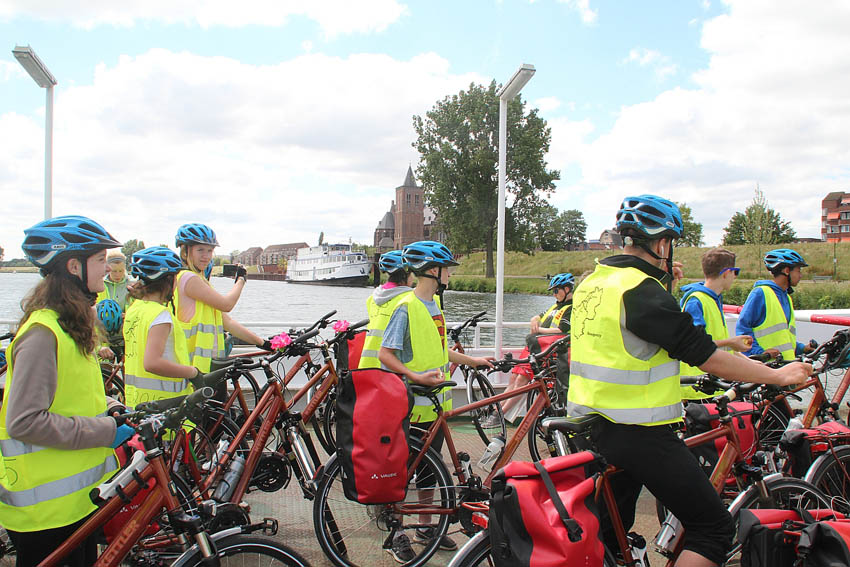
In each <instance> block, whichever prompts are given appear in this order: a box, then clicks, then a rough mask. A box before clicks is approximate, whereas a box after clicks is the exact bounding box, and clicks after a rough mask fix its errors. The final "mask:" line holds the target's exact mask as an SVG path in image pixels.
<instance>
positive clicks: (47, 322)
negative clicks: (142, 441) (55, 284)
mask: <svg viewBox="0 0 850 567" xmlns="http://www.w3.org/2000/svg"><path fill="white" fill-rule="evenodd" d="M58 317H59V316H58V314H57V313H56V312H55V311H53V310H51V309H41V310H38V311H35V312H33V313H32V315H30V317H29V319H27V321H26V322H25V323H24V324H23V326H21V328H20V330H19V331H18V335H17V336H18V337H22V336H23V335H24V334H25V333H26V331H27V330H28V329H29V328H30V327H32V326H33V325H36V324H38V325H43V326H44V327H46V328H48V329H50V331H51V332H52V333H53V334H54V336H55V337H56V368H57V381H56V394H55V396H54V398H53V402H52V403H51V404H50V407H49V408H47V411H48V412H50V413H53V414H57V415H62V416H66V417H75V416H79V417H98V416H99V417H103V416H105V415H106V394H105V393H104V390H103V376H101V373H100V367H99V366H98V364H97V361H96V360H95V359H94V357H93V356H88V355H84V354H82V353H81V352H80V350H79V349H78V348H77V344H76V343H75V342H74V340H73V339H72V338H71V337H70V336H69V335H68V334H67V333H66V332H65V331H63V330H62V328H61V327H60V326H59V322H58ZM16 340H17V339H16ZM15 342H16V341H12V344H11V345H10V346H9V352H10V353H12V352H14V348H15ZM14 367H15V364H14V360H13V357H11V356H10V357H9V367H8V371H7V373H6V391H5V392H4V394H3V406H2V408H0V453H2V466H0V524H2V525H3V527H5V528H6V529H10V530H13V531H18V532H35V531H41V530H47V529H52V528H59V527H62V526H67V525H70V524H73V523H74V522H77V521H78V520H80V519H82V518H84V517H86V516H87V515H89V514H90V513H91V512H93V511H94V510H95V505H94V504H92V502H91V500H90V499H89V491H90V490H91V489H92V488H93V487H95V486H97V485H98V484H100V483H101V482H104V481H105V480H107V479H108V478H109V477H110V476H111V475H112V474H113V472H114V471H116V470H117V469H118V461H117V459H116V458H115V452H114V451H113V450H112V449H110V448H109V447H94V448H91V449H76V450H64V449H56V448H53V447H40V446H38V445H31V444H29V443H25V442H23V441H19V440H17V439H13V438H11V437H10V436H9V433H8V431H7V429H6V408H7V407H8V402H9V396H10V392H13V391H14V389H15V388H16V387H17V386H18V384H17V380H16V379H15V377H14V374H15V369H14ZM19 380H21V381H22V382H21V385H20V387H22V388H26V376H22V377H20V378H19Z"/></svg>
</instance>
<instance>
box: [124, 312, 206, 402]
mask: <svg viewBox="0 0 850 567" xmlns="http://www.w3.org/2000/svg"><path fill="white" fill-rule="evenodd" d="M162 313H168V315H169V317H170V320H171V330H170V335H169V336H170V337H171V342H172V343H173V345H174V356H175V357H176V360H175V361H174V362H176V363H177V364H182V365H184V366H189V353H188V351H187V347H186V338H185V337H184V336H183V331H182V329H181V328H180V325H179V323H178V322H177V319H176V317H174V316H173V315H172V314H171V312H170V310H169V309H168V308H167V307H165V306H164V305H162V304H160V303H157V302H155V301H145V300H136V301H134V302H133V304H132V305H131V306H130V308H129V309H128V310H127V315H126V316H125V319H124V345H125V354H124V383H125V390H124V396H125V403H126V404H127V405H128V406H129V407H135V406H136V405H138V404H140V403H142V402H149V401H152V400H162V399H167V398H173V397H176V396H179V395H184V394H189V393H191V392H192V391H193V388H192V386H191V384H190V383H189V380H187V379H185V378H172V377H168V376H159V375H157V374H154V373H152V372H148V371H147V370H145V361H144V359H145V350H146V348H147V344H148V333H149V332H150V328H151V325H152V324H153V322H154V320H156V318H157V317H159V316H160V314H162Z"/></svg>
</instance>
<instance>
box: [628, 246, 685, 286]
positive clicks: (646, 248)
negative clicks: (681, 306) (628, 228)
mask: <svg viewBox="0 0 850 567" xmlns="http://www.w3.org/2000/svg"><path fill="white" fill-rule="evenodd" d="M649 242H650V241H648V240H644V239H643V238H639V239H638V238H635V237H633V236H626V237H625V238H623V244H625V245H626V246H637V247H639V248H642V249H643V251H644V252H646V253H647V254H649V255H650V256H652V257H653V258H655V259H656V260H664V261H665V264H666V267H667V275H668V276H669V278H668V279H667V291H668V292H670V293H673V241H672V240H670V252H669V253H668V254H667V256H666V257H664V256H659V255H658V254H656V253H655V251H654V250H652V248H650V246H649Z"/></svg>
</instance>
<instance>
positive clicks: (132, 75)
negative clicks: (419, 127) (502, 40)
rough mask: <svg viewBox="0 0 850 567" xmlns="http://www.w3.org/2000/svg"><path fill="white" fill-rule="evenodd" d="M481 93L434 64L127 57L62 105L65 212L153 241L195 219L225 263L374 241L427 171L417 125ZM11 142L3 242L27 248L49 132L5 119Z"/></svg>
mask: <svg viewBox="0 0 850 567" xmlns="http://www.w3.org/2000/svg"><path fill="white" fill-rule="evenodd" d="M471 81H476V82H479V83H482V82H483V83H486V78H484V77H479V76H476V75H473V74H464V75H456V74H452V73H451V72H450V71H449V65H448V62H447V61H446V60H445V59H442V58H441V57H439V56H437V55H434V54H422V55H419V56H416V57H414V58H412V59H410V60H408V61H400V60H396V59H393V58H391V57H389V56H385V55H370V54H361V55H352V56H350V57H347V58H339V57H329V56H325V55H321V54H307V55H301V56H299V57H296V58H294V59H291V60H288V61H283V62H280V63H278V64H276V65H266V66H256V65H248V64H244V63H241V62H239V61H236V60H234V59H229V58H225V57H202V56H198V55H193V54H191V53H173V52H170V51H167V50H163V49H154V50H151V51H149V52H147V53H145V54H143V55H140V56H138V57H126V56H125V57H121V58H120V60H119V62H118V63H117V65H115V66H106V65H100V66H98V67H97V69H96V71H95V74H94V80H93V82H92V83H91V84H89V85H83V86H71V87H67V88H65V89H63V90H60V91H59V92H58V93H57V96H56V110H55V129H56V132H55V142H54V144H55V147H54V160H55V165H54V212H55V214H71V213H77V214H85V215H88V216H91V217H92V218H94V219H96V220H98V221H99V222H102V223H103V224H104V225H105V226H107V228H109V229H110V230H112V231H114V233H115V235H116V236H117V237H118V238H120V239H122V240H127V239H130V238H142V239H144V240H145V242H148V243H151V242H152V243H168V242H169V241H171V240H172V239H173V232H174V230H176V227H177V226H179V225H180V224H181V223H183V222H188V221H193V220H194V221H200V222H207V223H209V224H210V225H212V226H213V227H214V228H215V230H216V231H217V233H218V234H219V236H220V241H221V242H222V243H223V246H224V247H225V248H226V249H227V250H231V249H236V248H241V249H244V248H247V247H249V246H253V245H267V244H270V243H272V241H281V242H285V241H300V240H304V239H305V238H307V237H308V236H309V237H310V238H311V239H315V235H313V233H315V234H318V232H319V231H320V230H324V232H325V235H326V237H327V238H328V239H329V240H330V239H335V240H343V239H347V238H348V237H349V236H353V237H354V238H355V239H356V240H359V241H364V240H368V241H371V236H372V231H373V230H374V227H375V225H376V224H377V222H378V221H379V220H380V218H381V216H382V215H383V213H384V212H385V211H386V210H387V209H388V208H389V204H390V200H391V199H393V198H394V192H393V190H394V188H395V187H396V186H398V185H400V184H401V183H402V181H403V179H404V175H405V173H406V170H407V166H408V164H409V163H413V164H415V163H416V161H417V155H416V153H415V151H414V150H413V149H412V148H411V146H410V144H411V141H412V140H413V139H414V138H415V133H414V132H413V127H412V119H411V118H412V116H413V115H414V114H424V113H425V112H426V111H427V110H429V109H430V108H431V107H432V106H433V104H434V102H435V101H436V100H439V99H441V98H443V97H444V96H446V94H449V93H454V92H458V91H459V90H460V89H463V88H465V87H467V86H468V85H469V83H470V82H471ZM0 131H4V132H10V131H14V132H16V136H14V140H13V139H12V138H13V137H12V136H3V137H0V194H2V195H3V196H4V199H3V200H0V216H2V217H3V218H6V219H10V218H15V219H18V222H15V223H4V224H3V226H2V227H0V242H15V241H16V240H19V238H20V234H21V232H20V231H21V230H23V228H25V227H26V226H29V225H30V224H32V223H33V222H35V221H37V220H38V219H39V217H40V214H41V202H40V195H41V187H42V184H43V180H42V172H43V159H44V157H43V143H44V142H43V140H44V133H43V132H44V131H43V122H42V121H41V120H40V118H39V117H37V116H29V117H22V116H19V115H14V114H4V115H0ZM33 194H35V195H36V197H35V198H33ZM7 195H12V196H13V197H12V198H11V200H10V199H7V198H6V196H7ZM25 196H26V198H24V197H25ZM4 247H6V248H7V249H8V250H13V249H15V246H12V245H7V246H4ZM7 257H11V256H9V255H8V254H7Z"/></svg>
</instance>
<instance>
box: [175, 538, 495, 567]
mask: <svg viewBox="0 0 850 567" xmlns="http://www.w3.org/2000/svg"><path fill="white" fill-rule="evenodd" d="M482 539H490V531H489V530H481V531H480V532H478V533H477V534H475V535H474V536H472V537H471V538H469V541H467V542H466V543H465V544H464V545H463V547H461V548H460V549H459V550H458V552H457V553H455V554H454V557H452V560H451V561H449V564H448V565H447V566H446V567H457V566H458V565H460V564H461V562H462V561H465V560H466V555H467V554H468V553H469V551H470V550H471V549H473V548H474V547H475V546H476V545H478V543H479V542H480V541H481V540H482ZM175 565H176V564H175Z"/></svg>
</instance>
